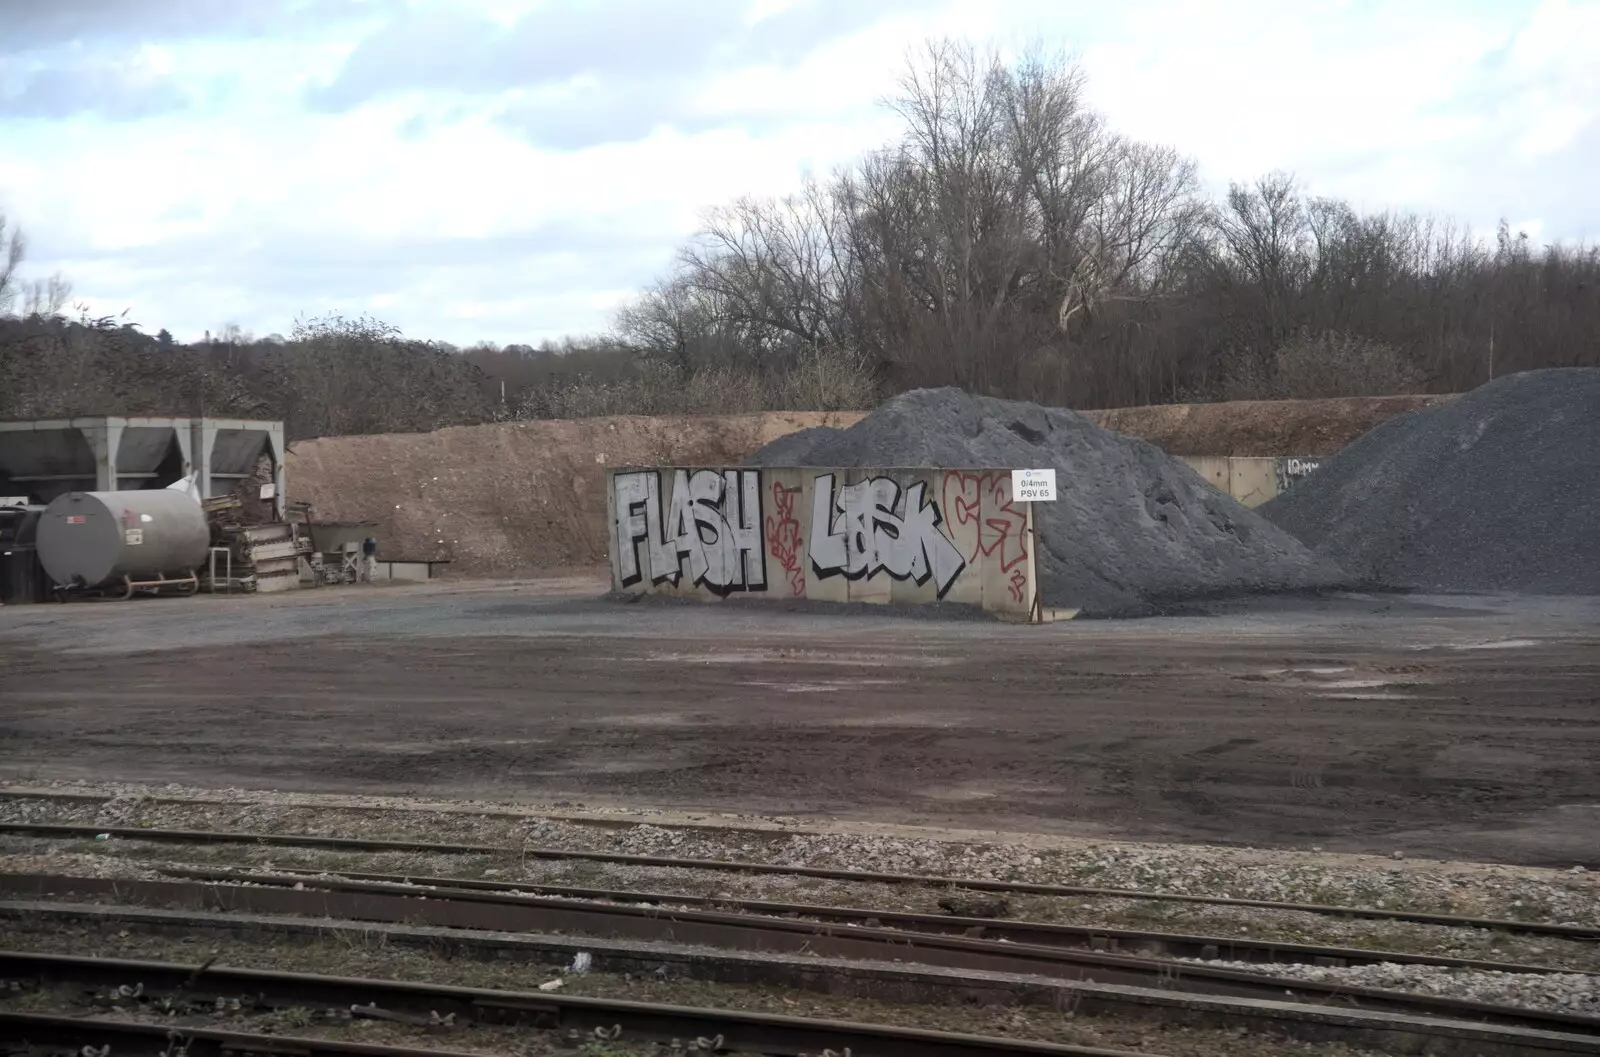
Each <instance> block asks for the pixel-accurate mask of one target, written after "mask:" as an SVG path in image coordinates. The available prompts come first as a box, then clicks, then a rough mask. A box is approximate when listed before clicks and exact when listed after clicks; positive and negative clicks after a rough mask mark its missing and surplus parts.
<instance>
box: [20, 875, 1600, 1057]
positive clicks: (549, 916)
mask: <svg viewBox="0 0 1600 1057" xmlns="http://www.w3.org/2000/svg"><path fill="white" fill-rule="evenodd" d="M0 891H7V892H11V893H15V894H18V895H32V896H34V897H36V898H37V897H44V896H55V895H74V896H85V895H87V896H101V897H104V896H110V897H112V898H115V899H123V900H133V901H136V902H138V903H139V904H141V905H165V906H177V907H195V906H198V907H202V908H206V909H215V910H222V911H248V912H258V913H284V914H297V915H302V916H307V917H334V918H342V919H345V920H349V921H372V922H383V923H389V924H402V923H413V922H420V923H424V924H428V925H435V926H440V927H444V928H452V929H472V930H478V931H487V930H493V931H506V932H541V933H552V932H556V933H561V934H565V935H571V934H574V933H579V934H585V935H591V936H596V937H610V936H625V937H631V938H635V939H645V940H656V941H667V942H672V943H691V944H703V945H707V946H712V947H721V948H725V949H733V950H756V951H773V952H787V953H791V954H805V953H811V954H815V955H819V956H825V957H834V958H846V959H866V960H871V961H879V962H891V961H897V962H901V963H911V964H919V965H925V966H942V967H947V968H952V969H957V970H962V971H977V972H982V971H993V972H1005V973H1014V974H1019V975H1028V976H1034V977H1044V978H1049V979H1055V980H1094V981H1096V982H1099V983H1106V984H1116V985H1123V986H1130V987H1143V988H1158V989H1163V990H1168V991H1175V992H1184V993H1192V994H1198V995H1222V996H1228V997H1234V998H1253V999H1258V1000H1268V1001H1295V1002H1301V1003H1307V1004H1313V1005H1318V1004H1333V1005H1338V1006H1340V1007H1342V1008H1348V1009H1363V1010H1372V1011H1376V1012H1390V1013H1399V1014H1407V1015H1411V1016H1417V1017H1446V1018H1451V1019H1457V1020H1470V1021H1474V1022H1479V1023H1486V1024H1497V1025H1504V1026H1510V1027H1517V1028H1528V1029H1538V1030H1546V1031H1577V1032H1582V1033H1587V1034H1590V1035H1592V1036H1593V1037H1594V1038H1595V1039H1596V1043H1597V1045H1600V1017H1589V1016H1583V1015H1578V1014H1572V1013H1561V1012H1554V1011H1541V1010H1533V1009H1525V1008H1522V1007H1514V1006H1505V1005H1499V1004H1495V1003H1487V1002H1477V1001H1470V1000H1466V999H1457V998H1444V997H1439V996H1434V995H1422V994H1413V993H1410V992H1400V991H1388V990H1383V989H1379V988H1368V987H1356V986H1349V985H1345V984H1342V983H1337V982H1328V981H1317V980H1291V979H1284V978H1278V977H1272V976H1266V975H1263V974H1260V973H1255V972H1249V971H1244V970H1238V969H1225V968H1220V967H1215V966H1211V965H1206V964H1204V963H1191V962H1175V961H1167V960H1161V959H1153V958H1142V957H1134V956H1129V955H1118V954H1102V953H1091V952H1084V951H1075V950H1065V949H1062V948H1059V947H1041V946H1032V945H1026V944H1018V943H1004V942H999V941H992V940H983V939H973V938H968V937H958V936H934V935H913V934H908V933H903V932H896V931H894V930H891V929H872V928H862V927H856V926H838V927H835V926H828V925H819V924H816V923H808V922H803V921H791V920H787V919H783V918H758V917H753V916H751V915H742V914H727V913H717V912H712V911H693V910H684V911H674V910H672V909H670V908H661V909H658V908H653V907H638V906H621V905H608V904H602V903H594V902H584V901H572V900H538V901H535V900H530V899H525V898H523V897H518V896H511V895H504V894H501V893H493V892H480V893H473V894H472V895H473V898H472V899H457V898H452V897H451V894H450V893H443V894H434V895H430V894H428V892H427V890H425V889H424V890H419V889H417V888H415V887H412V886H404V885H383V884H380V883H377V882H352V884H351V887H350V888H348V889H345V890H332V889H318V888H315V887H310V886H308V887H306V888H302V889H295V888H289V887H282V886H276V885H248V884H217V883H212V882H193V881H146V880H129V879H118V878H98V877H65V876H56V875H26V874H0Z"/></svg>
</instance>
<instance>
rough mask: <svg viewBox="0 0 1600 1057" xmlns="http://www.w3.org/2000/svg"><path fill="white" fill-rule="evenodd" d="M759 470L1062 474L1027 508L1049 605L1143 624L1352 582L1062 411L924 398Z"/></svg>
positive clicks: (759, 455) (779, 447)
mask: <svg viewBox="0 0 1600 1057" xmlns="http://www.w3.org/2000/svg"><path fill="white" fill-rule="evenodd" d="M747 462H748V463H749V464H750V465H756V466H815V467H841V468H848V467H868V468H870V467H920V466H927V467H946V468H958V467H959V468H968V467H971V468H994V469H1019V470H1020V469H1043V468H1048V467H1054V468H1055V470H1056V482H1057V496H1058V497H1059V498H1058V499H1057V500H1056V501H1055V502H1051V503H1039V504H1036V506H1035V515H1036V516H1037V518H1038V528H1039V533H1040V537H1041V538H1040V544H1039V554H1038V556H1037V561H1038V566H1037V568H1038V576H1039V584H1040V589H1041V592H1042V598H1043V604H1044V605H1046V606H1049V607H1056V608H1075V609H1080V610H1081V611H1082V615H1084V616H1098V617H1120V616H1145V615H1152V614H1156V613H1160V612H1163V611H1165V610H1167V609H1169V608H1171V607H1172V606H1174V605H1175V604H1178V603H1182V602H1184V601H1186V600H1193V599H1198V598H1217V597H1224V596H1230V595H1244V594H1253V593H1258V592H1269V591H1302V590H1316V589H1322V588H1327V587H1333V586H1337V585H1339V584H1341V583H1342V582H1343V581H1344V580H1346V579H1347V578H1346V577H1345V576H1344V574H1343V573H1342V572H1341V571H1340V570H1339V569H1338V568H1337V567H1336V566H1335V565H1334V564H1333V563H1331V562H1328V561H1326V560H1323V559H1319V558H1317V557H1316V556H1314V555H1313V554H1311V553H1310V551H1309V550H1308V549H1307V548H1306V547H1305V546H1303V545H1302V544H1301V543H1300V542H1299V541H1298V540H1296V539H1294V538H1293V537H1292V536H1290V535H1289V534H1288V533H1286V532H1284V531H1282V530H1281V529H1278V528H1277V527H1275V526H1274V525H1272V524H1271V523H1270V522H1268V521H1266V520H1265V519H1263V518H1261V517H1260V516H1258V515H1257V514H1255V513H1254V512H1253V511H1250V510H1247V509H1246V508H1245V507H1243V506H1241V505H1240V504H1239V503H1238V502H1236V501H1235V500H1233V499H1232V498H1230V497H1229V496H1226V495H1224V494H1222V493H1221V492H1219V491H1217V490H1216V489H1214V488H1212V487H1211V486H1210V485H1208V484H1207V483H1206V482H1205V481H1204V480H1203V479H1202V478H1201V477H1200V476H1199V475H1198V474H1196V473H1195V472H1194V471H1193V470H1191V469H1190V468H1189V467H1188V466H1186V465H1185V464H1183V463H1182V462H1179V461H1178V460H1176V459H1173V458H1171V457H1169V456H1168V455H1166V454H1164V453H1163V452H1162V451H1161V450H1160V449H1158V448H1156V447H1154V446H1153V445H1151V444H1148V443H1146V442H1144V441H1142V440H1136V439H1134V438H1132V437H1125V436H1122V435H1121V434H1118V433H1112V432H1110V431H1109V430H1104V429H1101V428H1100V427H1098V426H1096V425H1095V424H1094V423H1092V422H1090V421H1089V420H1088V419H1087V418H1085V417H1084V416H1082V415H1079V414H1077V413H1076V412H1073V411H1068V410H1065V409H1061V408H1046V407H1040V406H1039V405H1037V404H1029V403H1022V402H1019V401H1011V400H997V399H993V398H990V397H980V396H972V395H970V394H968V393H965V392H963V391H961V390H959V389H919V390H916V391H913V392H910V393H905V394H902V395H900V396H897V397H895V398H894V399H892V400H890V401H888V402H887V403H885V404H884V405H883V406H881V407H880V408H878V409H877V410H876V411H874V412H873V413H872V414H870V415H868V416H867V417H866V418H864V419H862V420H861V421H860V422H858V423H856V424H855V425H854V426H851V427H850V428H849V429H843V430H837V429H827V428H817V429H810V430H806V431H804V434H800V435H791V436H789V437H784V438H780V439H779V440H777V441H775V442H774V443H772V444H769V445H767V446H766V447H765V448H762V449H761V450H759V451H757V452H756V453H754V454H753V455H751V456H750V458H749V459H748V460H747Z"/></svg>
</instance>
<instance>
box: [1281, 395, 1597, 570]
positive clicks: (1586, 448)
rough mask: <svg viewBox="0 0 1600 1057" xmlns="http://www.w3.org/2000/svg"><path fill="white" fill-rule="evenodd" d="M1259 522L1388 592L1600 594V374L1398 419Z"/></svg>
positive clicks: (1468, 399)
mask: <svg viewBox="0 0 1600 1057" xmlns="http://www.w3.org/2000/svg"><path fill="white" fill-rule="evenodd" d="M1257 509H1258V510H1259V511H1260V512H1261V513H1262V514H1263V515H1264V516H1266V517H1267V518H1269V519H1271V520H1272V521H1273V522H1274V523H1275V524H1277V525H1279V526H1280V527H1282V528H1284V529H1287V530H1288V531H1289V532H1291V533H1293V534H1294V535H1296V536H1298V537H1299V538H1300V539H1301V540H1303V541H1305V542H1306V543H1308V544H1310V545H1311V546H1312V547H1313V548H1314V549H1315V550H1316V551H1317V552H1318V553H1319V554H1321V555H1322V556H1324V557H1326V558H1328V559H1330V560H1332V561H1334V562H1337V563H1338V564H1339V565H1341V566H1342V567H1343V568H1345V569H1347V570H1349V571H1350V573H1351V574H1353V575H1356V576H1360V577H1362V578H1364V579H1367V580H1370V581H1372V582H1375V583H1379V584H1383V585H1389V586H1396V587H1416V588H1422V589H1425V590H1436V591H1519V592H1529V593H1537V594H1569V593H1570V594H1597V593H1600V532H1597V531H1596V529H1595V526H1596V525H1600V369H1594V368H1565V369H1558V370H1545V371H1528V372H1526V373H1523V374H1514V375H1508V376H1507V377H1505V378H1500V379H1497V380H1496V381H1493V382H1490V383H1489V384H1488V385H1485V386H1482V387H1480V388H1478V389H1475V390H1473V391H1472V392H1470V393H1468V394H1466V395H1465V396H1462V397H1460V398H1458V399H1456V400H1454V401H1451V402H1450V403H1448V404H1445V405H1443V406H1440V407H1433V408H1426V409H1424V410H1420V411H1413V412H1410V413H1409V414H1405V415H1401V416H1399V417H1398V418H1393V419H1390V420H1389V421H1388V422H1386V423H1384V424H1383V425H1381V426H1379V427H1378V428H1377V429H1374V430H1372V431H1371V432H1370V433H1367V434H1366V435H1365V436H1363V437H1361V438H1360V439H1359V440H1357V441H1356V442H1355V443H1354V444H1351V445H1350V446H1349V447H1347V448H1345V449H1344V450H1343V451H1341V452H1339V454H1337V455H1335V456H1334V457H1333V458H1331V459H1328V460H1327V461H1325V462H1324V463H1323V464H1322V466H1321V468H1320V469H1318V470H1317V472H1316V473H1314V474H1312V475H1311V476H1309V477H1307V478H1306V479H1305V480H1304V481H1301V482H1300V483H1299V484H1297V485H1296V486H1295V487H1294V488H1293V489H1291V490H1290V491H1288V492H1286V493H1284V494H1283V495H1281V496H1279V497H1277V498H1276V499H1273V500H1272V501H1271V502H1268V503H1266V504H1264V505H1262V506H1261V507H1259V508H1257Z"/></svg>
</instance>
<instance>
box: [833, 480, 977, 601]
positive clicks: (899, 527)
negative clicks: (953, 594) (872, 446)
mask: <svg viewBox="0 0 1600 1057" xmlns="http://www.w3.org/2000/svg"><path fill="white" fill-rule="evenodd" d="M812 489H813V490H812V500H811V535H810V541H809V543H810V553H811V567H812V569H814V570H815V571H816V574H817V576H819V577H822V578H827V577H829V576H843V577H845V578H846V579H848V580H859V579H861V578H862V577H869V576H875V575H877V574H878V573H880V572H884V573H888V574H889V575H890V576H891V577H893V578H894V579H896V580H910V581H912V582H913V583H916V584H918V585H921V584H925V583H927V582H928V580H929V579H930V578H931V579H932V580H933V582H934V586H935V588H936V589H937V591H938V596H939V597H940V598H943V597H944V595H945V592H946V591H948V590H949V589H950V585H951V584H953V583H955V580H956V577H957V576H959V575H961V570H963V569H965V568H966V566H967V562H966V559H965V558H963V557H962V556H961V551H960V550H959V549H958V548H957V547H956V545H955V544H954V543H952V542H951V541H950V538H949V537H948V536H946V535H945V534H944V533H943V532H942V531H940V526H941V525H942V524H943V523H944V519H943V518H942V517H941V516H940V514H939V507H938V504H936V503H934V502H933V501H931V500H930V499H928V497H927V486H926V485H925V484H924V483H923V482H921V481H918V482H916V483H915V484H913V485H911V487H909V488H907V489H906V490H905V492H904V494H903V495H902V493H901V489H900V486H899V484H897V483H896V482H895V481H894V480H893V479H891V478H888V477H873V478H870V479H869V480H865V481H861V482H858V483H856V484H852V485H846V486H845V487H843V488H840V489H839V490H838V494H837V496H835V493H834V476H833V474H819V475H818V476H817V477H816V478H815V480H814V481H813V484H812Z"/></svg>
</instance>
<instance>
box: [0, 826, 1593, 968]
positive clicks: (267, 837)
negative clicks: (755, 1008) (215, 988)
mask: <svg viewBox="0 0 1600 1057" xmlns="http://www.w3.org/2000/svg"><path fill="white" fill-rule="evenodd" d="M0 833H12V834H19V835H23V836H35V837H84V838H91V839H92V838H94V837H98V836H100V835H101V834H105V835H107V836H111V837H120V838H124V839H128V840H145V841H153V842H168V843H187V844H257V845H265V846H273V847H291V848H327V849H332V850H339V851H409V852H425V853H432V854H436V855H494V856H502V857H505V856H517V857H521V858H524V859H548V860H560V861H579V862H605V863H617V864H622V865H627V866H650V867H668V868H676V869H686V870H708V871H717V872H724V873H749V874H769V875H783V876H791V877H817V878H822V879H825V880H834V881H851V882H860V883H870V884H893V885H923V886H927V887H935V888H955V889H966V890H968V891H974V892H1014V893H1020V894H1026V895H1043V896H1068V897H1080V896H1089V897H1104V898H1114V899H1143V900H1156V901H1162V902H1171V903H1195V904H1204V905H1208V906H1229V907H1247V908H1250V909H1255V910H1289V911H1296V912H1299V913H1306V914H1319V915H1324V916H1328V917H1347V918H1365V919H1370V920H1376V921H1408V922H1413V923H1417V924H1424V925H1447V926H1451V927H1454V928H1475V929H1487V930H1491V931H1498V932H1504V933H1508V934H1512V935H1529V936H1561V937H1565V938H1567V939H1579V940H1591V939H1600V926H1591V925H1567V924H1557V923H1553V922H1537V921H1534V922H1530V921H1512V920H1507V919H1501V918H1474V917H1465V916H1462V915H1458V914H1435V913H1429V912H1425V911H1412V910H1380V909H1377V908H1372V907H1348V906H1336V905H1329V904H1323V903H1287V902H1280V901H1276V900H1268V899H1236V898H1233V897H1231V896H1202V895H1189V894H1183V893H1176V892H1154V891H1145V890H1140V889H1127V888H1096V887H1087V886H1080V885H1056V884H1035V883H1032V882H1028V881H990V880H984V879H982V878H970V877H940V876H936V875H925V874H896V873H878V872H873V871H866V870H839V869H832V868H828V867H820V866H787V865H778V864H776V863H749V862H732V861H727V860H722V859H678V858H668V857H660V856H651V855H627V854H623V853H620V852H593V851H569V850H566V849H563V848H526V847H511V846H498V845H492V844H448V843H436V842H430V841H410V840H379V839H372V838H364V837H326V836H321V835H317V834H303V833H237V832H229V831H225V830H178V829H154V828H152V829H145V828H142V827H139V826H80V825H66V824H58V823H45V822H0Z"/></svg>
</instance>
